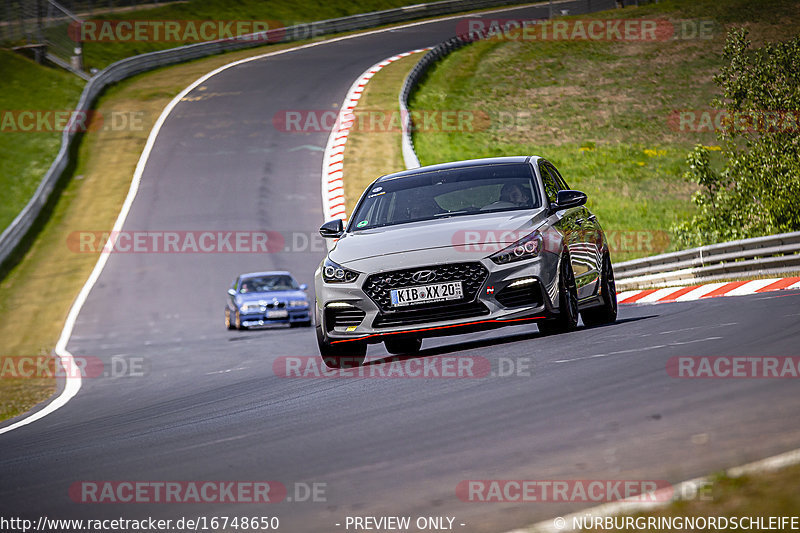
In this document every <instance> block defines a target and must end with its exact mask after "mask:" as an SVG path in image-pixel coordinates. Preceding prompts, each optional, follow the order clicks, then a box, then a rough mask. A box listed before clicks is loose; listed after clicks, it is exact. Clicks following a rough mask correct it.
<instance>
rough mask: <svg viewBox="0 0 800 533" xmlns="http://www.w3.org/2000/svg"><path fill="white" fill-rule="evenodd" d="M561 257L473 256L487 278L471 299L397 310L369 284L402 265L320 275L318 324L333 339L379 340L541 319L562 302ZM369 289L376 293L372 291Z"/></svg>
mask: <svg viewBox="0 0 800 533" xmlns="http://www.w3.org/2000/svg"><path fill="white" fill-rule="evenodd" d="M558 260H559V256H558V255H557V254H552V253H549V252H543V253H542V254H540V255H539V256H538V257H536V258H534V259H530V260H526V261H519V262H515V263H509V264H505V265H496V264H495V263H493V262H492V261H491V260H489V259H488V258H484V259H481V260H480V261H473V262H472V263H480V265H482V266H483V268H484V269H485V271H486V273H485V279H483V280H475V281H477V282H479V283H477V290H475V291H474V292H475V295H474V297H472V298H471V299H462V300H458V301H453V302H440V303H437V304H429V305H417V306H409V307H404V308H394V309H392V308H390V307H388V306H387V304H386V300H385V298H384V299H382V300H381V299H380V298H379V300H380V301H376V299H375V298H373V297H370V296H369V295H368V294H367V291H366V290H365V285H367V282H368V280H369V279H370V278H373V277H374V276H375V275H376V274H381V273H386V274H394V273H397V272H400V271H399V270H394V269H387V270H385V271H382V272H373V273H369V274H364V273H362V274H361V275H360V276H359V277H358V279H357V280H355V281H354V282H352V283H324V282H323V281H322V279H321V277H320V276H317V279H316V293H317V308H316V310H315V312H316V313H317V317H318V318H317V321H318V325H319V327H321V328H322V330H323V333H324V335H325V337H326V338H327V339H328V341H329V342H331V343H338V342H347V341H365V342H368V343H377V342H381V341H383V340H385V338H387V337H394V336H417V337H434V336H441V335H455V334H460V333H466V332H469V331H477V330H483V329H491V328H496V327H502V326H506V325H514V324H521V323H525V322H531V321H537V320H542V319H544V318H547V317H549V316H551V315H552V314H553V312H554V310H555V309H556V308H557V307H558V301H557V298H558V296H557V295H558V288H557V287H558V278H557V274H556V273H557V272H558ZM453 265H454V264H453ZM447 266H452V265H451V264H449V263H444V264H440V265H430V264H420V265H418V266H412V267H408V266H405V268H403V271H408V270H413V269H425V268H437V267H447ZM462 281H466V280H462ZM472 285H476V283H473V284H472ZM394 288H397V287H394ZM371 293H372V294H373V296H374V295H375V291H374V290H371Z"/></svg>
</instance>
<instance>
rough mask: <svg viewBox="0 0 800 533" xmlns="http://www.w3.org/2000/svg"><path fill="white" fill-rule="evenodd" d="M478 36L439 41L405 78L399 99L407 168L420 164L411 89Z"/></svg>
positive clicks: (402, 141)
mask: <svg viewBox="0 0 800 533" xmlns="http://www.w3.org/2000/svg"><path fill="white" fill-rule="evenodd" d="M477 38H480V36H474V37H469V36H456V37H453V38H451V39H448V40H446V41H444V42H443V43H439V44H438V45H436V46H434V47H433V48H432V49H431V50H429V51H428V52H427V53H426V54H425V55H424V56H422V59H420V60H419V61H418V62H417V64H416V65H414V68H413V69H411V72H409V73H408V75H407V76H406V79H405V80H403V86H402V87H401V88H400V95H399V97H398V99H399V101H400V116H401V117H403V118H402V134H401V144H402V150H403V163H404V164H405V165H406V168H407V169H408V168H417V167H419V166H420V162H419V158H418V157H417V152H416V151H415V150H414V141H413V140H412V138H411V131H412V130H413V128H414V121H413V120H412V119H411V114H410V113H409V112H408V97H409V96H411V91H413V90H414V89H415V88H416V87H417V85H419V82H420V80H421V79H422V78H423V76H425V73H426V72H428V70H429V69H430V68H431V67H432V66H433V65H434V64H435V63H436V62H437V61H439V60H441V59H442V58H443V57H445V56H447V55H448V54H450V53H451V52H453V51H454V50H458V49H459V48H461V47H462V46H465V45H467V44H469V43H471V42H472V41H473V40H475V39H477Z"/></svg>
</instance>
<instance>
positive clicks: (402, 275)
mask: <svg viewBox="0 0 800 533" xmlns="http://www.w3.org/2000/svg"><path fill="white" fill-rule="evenodd" d="M421 270H432V271H433V272H434V273H435V274H436V276H435V277H434V278H433V279H432V280H429V281H426V282H424V283H419V282H416V281H414V280H413V279H412V277H411V276H413V275H414V273H415V272H419V271H421ZM488 275H489V272H488V271H487V270H486V267H484V266H483V265H482V264H480V263H452V264H444V265H434V266H427V267H416V268H406V269H404V270H392V271H390V272H381V273H380V274H372V275H370V276H369V277H368V278H367V280H366V281H365V282H364V292H366V293H367V296H369V297H370V298H371V299H372V301H373V302H375V303H376V304H377V305H378V307H379V308H380V309H381V311H384V312H390V313H405V312H406V311H405V310H401V311H397V310H396V309H395V308H392V306H391V301H392V300H391V294H390V291H391V289H399V288H403V287H415V286H420V285H430V284H432V283H441V282H445V281H461V282H462V285H461V288H462V290H463V292H464V299H463V300H460V303H463V302H472V301H473V300H475V296H476V295H477V294H478V291H479V290H480V288H481V286H482V285H483V282H484V281H485V280H486V276H488ZM457 303H458V302H454V303H449V304H448V303H445V304H444V305H441V302H440V303H439V304H438V305H437V307H443V306H446V307H450V306H453V305H457ZM429 306H430V304H420V305H412V306H410V308H411V309H414V310H415V311H416V310H420V309H421V308H426V307H429Z"/></svg>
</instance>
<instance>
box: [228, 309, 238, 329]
mask: <svg viewBox="0 0 800 533" xmlns="http://www.w3.org/2000/svg"><path fill="white" fill-rule="evenodd" d="M225 327H226V328H228V329H236V326H234V325H233V321H231V310H230V309H228V308H227V307H226V308H225Z"/></svg>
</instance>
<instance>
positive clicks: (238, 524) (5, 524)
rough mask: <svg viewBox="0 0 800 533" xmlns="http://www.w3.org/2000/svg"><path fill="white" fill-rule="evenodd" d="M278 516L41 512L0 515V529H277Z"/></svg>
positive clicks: (52, 532)
mask: <svg viewBox="0 0 800 533" xmlns="http://www.w3.org/2000/svg"><path fill="white" fill-rule="evenodd" d="M279 529H280V520H279V519H278V517H276V516H196V517H191V518H187V517H180V518H176V519H160V518H153V517H147V518H142V519H138V520H132V519H127V518H112V519H102V520H99V519H89V518H87V519H74V518H73V519H57V518H49V517H46V516H40V517H38V519H37V520H31V519H27V518H19V517H0V531H3V532H8V533H12V532H18V531H19V532H21V533H27V532H28V531H38V532H42V533H61V532H62V531H91V532H97V533H100V532H103V531H119V532H122V531H136V532H140V533H149V532H152V533H155V532H158V533H169V532H174V533H188V532H193V533H194V532H199V531H209V532H212V531H243V532H245V531H278V530H279Z"/></svg>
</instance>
